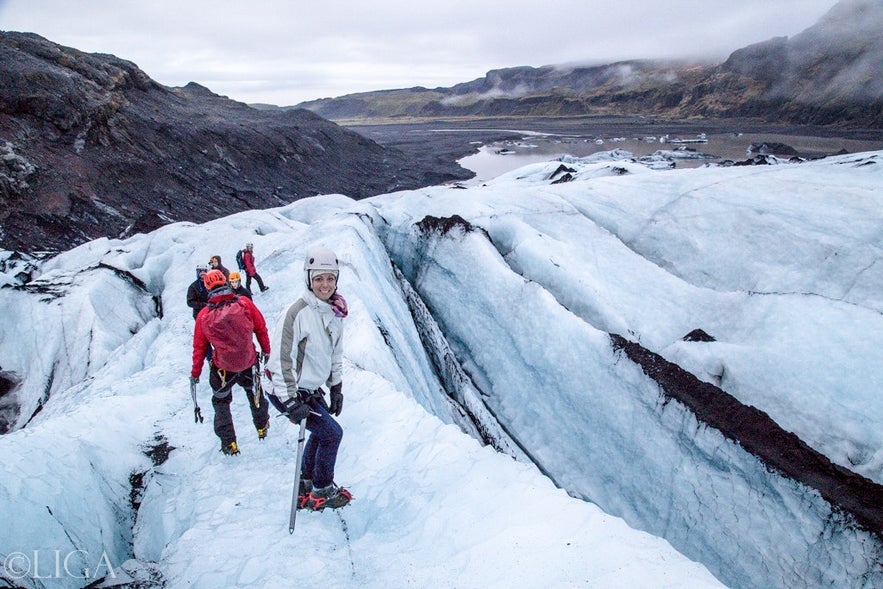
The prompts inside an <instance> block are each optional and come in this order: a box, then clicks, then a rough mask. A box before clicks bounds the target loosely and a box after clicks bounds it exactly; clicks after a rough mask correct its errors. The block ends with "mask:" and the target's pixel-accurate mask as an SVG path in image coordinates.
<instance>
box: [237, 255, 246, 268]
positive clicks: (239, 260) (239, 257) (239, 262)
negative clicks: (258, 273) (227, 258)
mask: <svg viewBox="0 0 883 589" xmlns="http://www.w3.org/2000/svg"><path fill="white" fill-rule="evenodd" d="M244 251H245V250H239V251H238V252H236V265H237V266H239V269H240V270H245V261H243V259H242V252H244Z"/></svg>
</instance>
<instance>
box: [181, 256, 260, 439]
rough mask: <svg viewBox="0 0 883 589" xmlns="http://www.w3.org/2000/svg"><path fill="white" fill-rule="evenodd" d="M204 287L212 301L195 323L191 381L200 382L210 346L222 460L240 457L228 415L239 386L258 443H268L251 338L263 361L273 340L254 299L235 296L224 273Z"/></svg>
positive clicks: (212, 273) (213, 274)
mask: <svg viewBox="0 0 883 589" xmlns="http://www.w3.org/2000/svg"><path fill="white" fill-rule="evenodd" d="M203 281H204V282H205V287H206V288H207V289H208V291H209V299H208V304H207V305H206V307H205V308H204V309H203V310H202V311H200V312H199V315H197V317H196V328H195V329H194V330H193V367H192V368H191V370H190V381H191V383H197V382H199V375H200V373H201V372H202V359H203V355H204V354H205V350H206V348H207V347H208V346H209V344H211V345H212V346H213V347H214V354H213V355H212V360H211V362H210V363H209V385H211V387H212V392H213V395H212V407H214V410H215V434H217V436H218V437H219V438H220V439H221V451H222V452H224V454H239V446H238V445H237V443H236V430H235V429H234V427H233V414H232V413H231V412H230V402H231V401H232V400H233V395H232V390H233V385H234V384H238V385H239V386H241V387H242V388H243V389H245V394H246V396H247V397H248V406H249V408H250V409H251V418H252V422H253V423H254V426H255V429H257V432H258V439H264V437H266V435H267V429H268V428H269V427H270V416H269V411H268V408H267V400H266V399H265V398H264V396H263V394H261V395H260V396H259V397H257V398H256V397H255V394H254V374H253V371H252V367H253V366H254V365H255V363H256V362H257V360H258V355H257V350H255V346H254V342H253V341H252V334H254V335H256V336H257V338H258V342H259V343H260V345H261V356H262V357H263V358H266V357H267V355H269V353H270V337H269V335H268V333H267V324H266V322H265V321H264V316H263V315H261V312H260V311H259V310H258V308H257V307H255V306H254V303H252V302H251V300H250V299H248V298H246V297H240V296H237V295H235V294H233V291H232V290H230V287H229V286H228V285H227V280H226V278H224V273H223V272H221V271H220V270H209V271H208V272H206V274H205V276H204V277H203Z"/></svg>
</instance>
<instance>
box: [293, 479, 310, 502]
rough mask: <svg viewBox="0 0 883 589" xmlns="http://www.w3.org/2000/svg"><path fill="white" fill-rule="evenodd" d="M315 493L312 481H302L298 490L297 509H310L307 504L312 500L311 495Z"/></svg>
mask: <svg viewBox="0 0 883 589" xmlns="http://www.w3.org/2000/svg"><path fill="white" fill-rule="evenodd" d="M312 491H313V481H311V480H310V479H301V480H300V485H299V487H298V490H297V508H298V509H308V507H307V502H308V501H309V500H310V493H311V492H312Z"/></svg>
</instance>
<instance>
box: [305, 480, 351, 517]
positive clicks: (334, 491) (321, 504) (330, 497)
mask: <svg viewBox="0 0 883 589" xmlns="http://www.w3.org/2000/svg"><path fill="white" fill-rule="evenodd" d="M352 498H353V495H352V493H350V492H349V491H348V490H346V489H344V488H343V487H338V486H337V485H335V484H334V483H331V484H330V485H328V486H327V487H322V488H321V489H313V490H312V491H311V492H310V496H309V497H308V498H307V508H308V509H312V510H313V511H322V510H323V509H325V508H326V507H330V508H331V509H340V508H341V507H343V506H344V505H346V504H347V503H349V502H350V499H352Z"/></svg>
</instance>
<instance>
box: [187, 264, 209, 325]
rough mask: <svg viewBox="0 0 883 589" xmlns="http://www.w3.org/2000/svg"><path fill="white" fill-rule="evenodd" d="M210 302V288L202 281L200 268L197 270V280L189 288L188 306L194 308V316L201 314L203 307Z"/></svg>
mask: <svg viewBox="0 0 883 589" xmlns="http://www.w3.org/2000/svg"><path fill="white" fill-rule="evenodd" d="M207 303H208V290H207V289H206V288H205V285H204V284H203V283H202V276H200V275H199V270H197V271H196V280H194V281H193V283H192V284H191V285H190V287H189V288H188V289H187V306H188V307H190V308H191V309H193V318H194V319H196V316H197V315H199V312H200V311H202V308H203V307H205V306H206V304H207Z"/></svg>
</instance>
